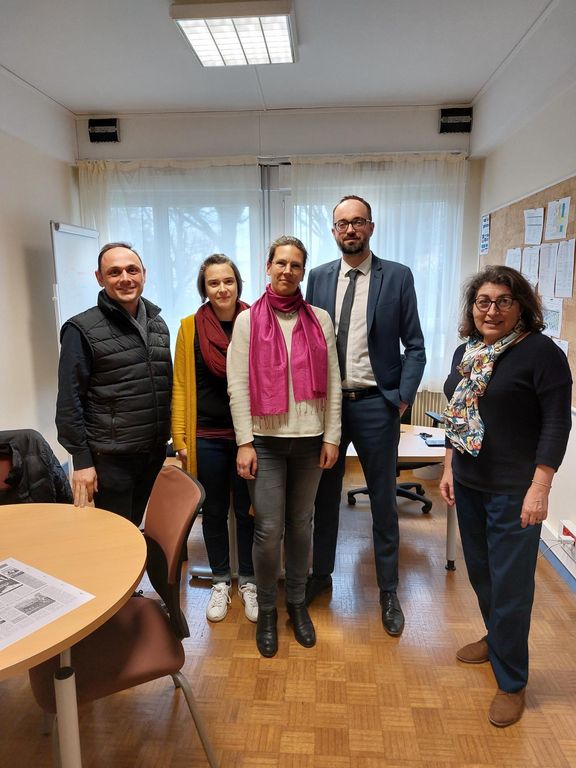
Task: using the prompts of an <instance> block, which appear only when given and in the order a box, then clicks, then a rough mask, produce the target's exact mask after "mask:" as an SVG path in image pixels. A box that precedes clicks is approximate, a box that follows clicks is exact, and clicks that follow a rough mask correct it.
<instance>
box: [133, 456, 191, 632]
mask: <svg viewBox="0 0 576 768" xmlns="http://www.w3.org/2000/svg"><path fill="white" fill-rule="evenodd" d="M205 495H206V494H205V492H204V489H203V488H202V486H201V485H200V483H199V482H198V481H197V480H196V479H195V478H193V477H192V475H189V474H188V473H187V472H185V471H184V470H183V469H180V467H176V466H173V465H170V466H165V467H162V469H161V470H160V472H159V473H158V477H157V478H156V481H155V483H154V487H153V488H152V493H151V494H150V499H149V501H148V507H147V509H146V518H145V522H144V536H145V538H146V544H147V547H148V563H147V568H146V569H147V572H148V576H149V578H150V582H151V583H152V586H153V587H154V589H155V590H156V592H158V594H159V595H160V597H161V598H162V599H163V600H164V603H165V604H166V608H167V610H168V613H169V615H170V622H171V624H172V628H173V630H174V632H175V633H176V634H177V635H178V636H179V637H188V636H189V630H188V625H187V623H186V619H185V617H184V614H183V613H182V611H181V610H180V571H181V568H182V562H183V558H182V551H183V546H184V543H185V542H186V540H187V539H188V535H189V533H190V529H191V527H192V524H193V522H194V520H195V519H196V516H197V515H198V512H199V510H200V507H201V506H202V504H203V502H204V498H205Z"/></svg>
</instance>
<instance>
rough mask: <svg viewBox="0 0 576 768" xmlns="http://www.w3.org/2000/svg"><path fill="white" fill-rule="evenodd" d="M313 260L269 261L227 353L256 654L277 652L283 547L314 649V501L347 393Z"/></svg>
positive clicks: (294, 256) (294, 255)
mask: <svg viewBox="0 0 576 768" xmlns="http://www.w3.org/2000/svg"><path fill="white" fill-rule="evenodd" d="M307 256H308V254H307V252H306V248H305V247H304V245H303V244H302V243H301V242H300V240H298V239H297V238H295V237H289V236H287V235H284V236H283V237H280V238H278V239H277V240H275V241H274V242H273V243H272V245H271V246H270V249H269V252H268V261H267V265H266V272H267V274H268V276H269V277H270V284H269V285H268V286H267V288H266V291H265V292H264V294H263V295H262V296H261V297H260V299H258V301H256V302H255V303H254V304H253V305H252V307H251V309H250V311H248V312H243V313H241V314H240V315H238V318H237V320H236V324H235V326H234V333H233V335H232V341H231V343H230V346H229V348H228V363H227V372H228V392H229V395H230V407H231V410H232V419H233V422H234V430H235V432H236V443H237V444H238V455H237V459H236V467H237V470H238V474H239V475H240V477H243V478H245V479H246V480H248V486H249V490H250V495H251V498H252V506H253V509H254V515H255V529H254V546H253V560H254V572H255V577H256V586H257V594H258V621H257V624H256V645H257V647H258V650H259V651H260V653H261V654H262V656H274V655H275V654H276V652H277V650H278V631H277V621H278V613H277V609H276V597H277V585H278V577H279V575H280V563H281V546H282V540H284V556H285V573H286V580H285V589H286V608H287V611H288V615H289V617H290V620H291V622H292V628H293V630H294V636H295V638H296V640H297V641H298V642H299V643H300V645H303V646H304V647H306V648H311V647H312V646H313V645H315V643H316V633H315V630H314V625H313V624H312V621H311V619H310V616H309V614H308V611H307V609H306V606H305V604H304V598H305V588H306V576H307V573H308V554H309V551H310V538H311V531H312V514H313V510H314V498H315V496H316V490H317V488H318V483H319V482H320V476H321V473H322V470H323V469H329V468H330V467H332V466H333V465H334V463H335V462H336V459H337V458H338V445H339V443H340V412H341V386H340V372H339V368H338V358H337V354H336V342H335V339H334V330H333V326H332V321H331V319H330V316H329V315H328V313H327V312H325V311H324V310H322V309H318V308H317V307H312V306H310V304H308V303H307V302H306V301H304V298H303V297H302V293H301V291H300V283H301V282H302V279H303V278H304V270H305V267H306V259H307Z"/></svg>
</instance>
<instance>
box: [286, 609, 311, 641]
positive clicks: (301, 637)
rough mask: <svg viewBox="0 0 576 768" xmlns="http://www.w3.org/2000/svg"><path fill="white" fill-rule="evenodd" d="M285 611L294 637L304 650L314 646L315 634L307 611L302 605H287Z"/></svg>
mask: <svg viewBox="0 0 576 768" xmlns="http://www.w3.org/2000/svg"><path fill="white" fill-rule="evenodd" d="M286 609H287V610H288V616H290V620H291V621H292V628H293V629H294V637H295V638H296V640H297V641H298V642H299V643H300V645H303V646H304V648H312V646H313V645H316V632H315V630H314V624H312V619H311V618H310V615H309V614H308V609H307V608H306V606H305V605H304V603H299V604H298V605H295V604H294V603H287V605H286Z"/></svg>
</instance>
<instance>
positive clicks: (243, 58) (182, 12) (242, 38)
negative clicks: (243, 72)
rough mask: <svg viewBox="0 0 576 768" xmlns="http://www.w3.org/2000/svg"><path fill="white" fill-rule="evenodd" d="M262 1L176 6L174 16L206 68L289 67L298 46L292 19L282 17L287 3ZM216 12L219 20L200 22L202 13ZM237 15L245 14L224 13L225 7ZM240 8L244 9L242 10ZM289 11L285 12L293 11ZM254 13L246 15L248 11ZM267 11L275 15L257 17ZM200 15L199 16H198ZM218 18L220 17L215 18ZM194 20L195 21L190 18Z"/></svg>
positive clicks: (284, 1) (276, 0) (274, 0)
mask: <svg viewBox="0 0 576 768" xmlns="http://www.w3.org/2000/svg"><path fill="white" fill-rule="evenodd" d="M270 2H271V0H258V2H257V3H255V2H252V3H239V2H237V0H235V1H234V2H233V3H222V2H220V3H215V4H214V5H211V6H210V5H208V6H207V5H206V4H205V3H203V4H200V3H196V2H192V3H182V2H180V3H174V4H173V5H172V9H171V15H172V17H173V18H174V20H175V21H176V23H177V24H178V25H179V26H180V28H181V30H182V32H183V33H184V35H185V36H186V38H187V40H188V42H189V43H190V45H191V46H192V48H193V49H194V51H195V53H196V55H197V56H198V58H199V60H200V63H201V64H202V66H204V67H224V66H226V67H233V66H246V65H260V64H286V63H291V62H293V61H294V45H293V42H292V34H291V33H292V28H291V24H290V16H289V14H288V15H282V13H278V12H277V11H279V10H280V8H279V7H278V5H279V3H280V4H282V5H284V6H286V5H287V2H286V0H272V2H273V3H275V7H274V8H272V6H271V4H270ZM201 5H202V11H204V12H206V11H208V12H209V11H210V10H211V9H214V10H215V9H216V5H217V6H218V11H219V12H220V15H219V16H218V18H198V16H200V13H199V11H200V10H201ZM227 6H228V7H230V8H231V9H233V10H234V11H236V12H238V11H240V12H244V14H245V15H243V16H239V15H231V16H230V17H226V16H225V15H224V13H223V10H224V8H225V7H227ZM240 6H243V8H242V10H241V8H240ZM290 7H291V3H289V4H288V7H286V8H282V11H283V12H285V11H289V10H290ZM248 8H250V10H251V11H252V13H251V14H250V13H246V10H248ZM267 8H270V10H272V15H270V11H268V15H264V13H262V15H259V16H258V15H255V13H254V11H255V10H256V9H257V10H256V13H258V12H260V11H262V12H264V11H265V10H266V9H267ZM196 11H198V14H196ZM214 15H216V14H214ZM190 17H192V18H190Z"/></svg>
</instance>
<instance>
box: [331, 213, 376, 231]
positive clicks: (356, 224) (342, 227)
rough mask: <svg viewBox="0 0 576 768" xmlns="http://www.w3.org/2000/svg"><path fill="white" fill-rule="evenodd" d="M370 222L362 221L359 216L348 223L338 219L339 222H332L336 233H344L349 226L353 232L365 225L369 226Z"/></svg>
mask: <svg viewBox="0 0 576 768" xmlns="http://www.w3.org/2000/svg"><path fill="white" fill-rule="evenodd" d="M370 221H371V219H362V218H361V217H360V216H358V217H357V218H356V219H352V221H348V220H347V219H340V221H335V222H334V229H335V230H336V231H337V232H346V230H347V229H348V227H349V226H350V225H352V228H353V229H354V230H357V229H364V227H365V226H366V224H369V223H370Z"/></svg>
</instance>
